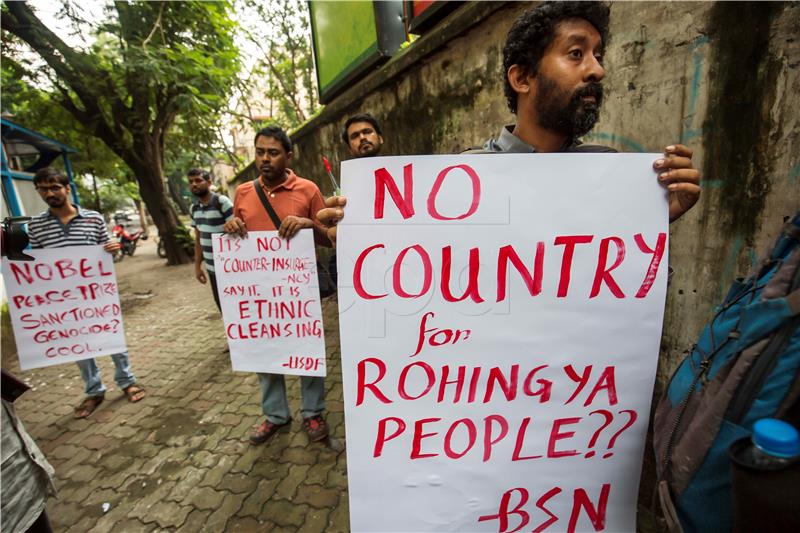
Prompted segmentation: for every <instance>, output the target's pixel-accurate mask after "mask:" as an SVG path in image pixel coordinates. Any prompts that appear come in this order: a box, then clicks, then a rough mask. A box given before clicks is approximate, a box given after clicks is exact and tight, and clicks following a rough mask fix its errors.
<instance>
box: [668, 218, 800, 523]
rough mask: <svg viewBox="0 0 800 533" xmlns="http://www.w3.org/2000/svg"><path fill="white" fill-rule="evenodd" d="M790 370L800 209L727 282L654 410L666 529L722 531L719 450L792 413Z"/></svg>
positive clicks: (796, 355) (797, 306)
mask: <svg viewBox="0 0 800 533" xmlns="http://www.w3.org/2000/svg"><path fill="white" fill-rule="evenodd" d="M799 369H800V211H798V213H797V214H796V215H795V216H794V218H793V219H791V220H790V221H789V222H787V223H786V225H785V226H784V229H783V232H782V233H781V235H780V236H779V237H778V239H777V241H776V242H775V245H774V246H773V248H772V250H770V252H769V253H768V254H767V256H766V258H764V259H763V260H762V261H761V263H760V264H759V265H758V266H757V267H756V268H755V269H754V270H753V272H752V273H751V274H750V275H749V276H748V277H747V278H746V279H738V280H736V281H735V282H734V283H733V285H732V286H731V288H730V289H729V291H728V295H727V296H726V297H725V300H724V301H723V302H722V304H721V305H720V306H719V307H718V308H717V309H716V312H715V314H714V317H713V318H712V320H711V322H710V323H709V324H708V325H707V326H706V328H705V329H704V330H703V332H702V334H701V335H700V338H699V339H698V341H697V344H695V345H694V346H693V347H692V349H691V352H690V353H689V355H688V356H687V357H686V358H685V359H684V360H683V361H682V362H681V363H680V365H679V366H678V369H677V370H676V371H675V373H674V374H673V376H672V379H671V381H670V383H669V386H668V387H667V390H666V392H665V393H664V395H663V397H662V398H661V400H660V402H659V404H658V407H657V408H656V413H655V419H654V421H653V429H654V436H653V444H654V449H655V459H656V471H657V474H658V487H657V496H658V500H659V503H660V504H661V510H662V512H663V517H664V519H665V521H666V525H667V527H668V529H669V530H670V531H729V530H730V529H731V525H732V510H731V474H730V459H729V458H728V447H729V446H730V445H731V443H733V442H734V441H735V440H737V439H740V438H742V437H748V436H749V435H750V434H751V431H752V428H753V424H754V423H755V421H756V420H758V419H760V418H766V417H773V418H781V417H783V418H786V417H787V415H788V414H789V413H790V412H792V413H794V412H795V410H796V408H797V405H798V398H800V379H799V376H798V370H799ZM794 422H795V423H796V422H797V421H794Z"/></svg>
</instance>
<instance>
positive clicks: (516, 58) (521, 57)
mask: <svg viewBox="0 0 800 533" xmlns="http://www.w3.org/2000/svg"><path fill="white" fill-rule="evenodd" d="M608 14H609V9H608V6H607V5H606V4H604V3H602V2H543V3H542V4H540V5H538V6H536V7H535V8H534V9H530V10H528V11H526V12H525V13H523V14H522V15H520V17H519V18H517V20H515V21H514V24H513V25H512V26H511V29H510V30H509V31H508V36H507V37H506V44H505V46H503V82H504V87H503V90H504V91H505V95H506V100H507V101H508V108H509V109H510V110H511V112H512V113H514V114H516V113H517V93H516V92H514V89H513V88H512V87H511V83H509V81H508V69H509V68H511V66H512V65H521V66H523V67H524V68H525V69H527V71H528V72H529V73H530V74H535V73H536V70H537V69H538V67H539V61H540V60H541V59H542V56H543V55H544V51H545V50H546V49H547V47H548V46H549V45H550V43H551V42H552V41H553V37H554V36H555V27H556V25H557V24H558V23H559V22H561V21H563V20H566V19H571V18H581V19H584V20H587V21H589V23H590V24H591V25H592V26H594V27H595V29H597V31H598V33H600V37H601V38H602V40H603V46H604V47H605V44H606V40H607V37H608Z"/></svg>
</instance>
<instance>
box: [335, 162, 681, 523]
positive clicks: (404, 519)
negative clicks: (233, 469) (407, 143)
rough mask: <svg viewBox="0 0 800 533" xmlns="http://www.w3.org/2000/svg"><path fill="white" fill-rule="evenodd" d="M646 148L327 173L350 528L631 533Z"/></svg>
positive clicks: (651, 184) (646, 273) (643, 318)
mask: <svg viewBox="0 0 800 533" xmlns="http://www.w3.org/2000/svg"><path fill="white" fill-rule="evenodd" d="M657 157H658V155H657V154H630V155H621V154H572V155H568V154H524V155H523V154H502V155H501V154H496V155H495V154H492V155H465V156H430V157H391V158H387V157H383V158H363V159H356V160H352V161H347V162H345V163H344V164H343V166H342V175H343V185H344V195H345V196H347V198H348V203H347V209H346V213H347V214H346V216H345V218H344V220H343V222H342V224H341V227H340V228H339V240H338V262H339V268H338V270H339V283H340V286H339V312H340V321H341V324H340V328H341V339H342V374H343V379H344V397H345V420H346V429H347V467H348V481H349V493H350V517H351V527H352V530H353V531H543V530H548V531H604V530H605V531H633V530H634V529H635V516H636V497H637V491H638V484H639V475H640V470H641V464H642V457H643V450H644V442H645V432H646V430H647V420H648V414H649V411H650V399H651V394H652V390H653V382H654V380H655V371H656V363H657V359H658V350H659V339H660V336H661V321H662V316H663V309H664V300H665V292H666V280H667V231H668V230H667V220H668V213H667V201H666V191H665V190H664V189H663V188H661V187H660V186H659V185H658V183H657V179H656V176H655V173H654V172H653V170H652V162H653V161H654V160H655V159H656V158H657Z"/></svg>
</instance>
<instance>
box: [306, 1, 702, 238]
mask: <svg viewBox="0 0 800 533" xmlns="http://www.w3.org/2000/svg"><path fill="white" fill-rule="evenodd" d="M608 18H609V8H608V6H606V5H605V4H603V3H600V2H543V3H542V4H539V5H538V6H537V7H535V8H534V9H531V10H529V11H527V12H525V13H523V14H522V15H521V16H520V17H519V18H517V20H516V21H515V22H514V24H513V25H512V26H511V29H510V31H509V32H508V37H507V39H506V43H505V46H504V47H503V72H504V79H505V86H504V91H505V96H506V100H507V102H508V107H509V109H510V110H511V111H512V112H513V113H515V114H516V116H517V123H516V124H512V125H509V126H505V127H504V128H503V129H502V131H501V132H500V135H499V136H498V137H497V138H496V139H490V140H489V141H487V143H486V144H485V145H484V147H483V149H481V150H470V151H469V153H497V152H510V153H539V152H614V151H615V150H613V149H612V148H609V147H606V146H598V145H585V144H582V143H581V142H580V141H579V140H578V138H579V137H580V136H582V135H585V134H586V133H588V132H589V131H590V130H591V129H592V127H593V126H594V124H595V122H597V118H598V116H599V112H600V105H601V103H602V101H603V86H602V84H601V83H600V82H601V80H602V79H603V77H604V76H605V69H604V68H603V51H604V47H605V42H606V40H607V36H608ZM653 167H654V168H655V169H656V170H657V171H658V172H659V175H658V179H659V181H660V182H661V183H663V184H664V186H666V187H667V189H668V190H669V219H670V222H672V221H675V220H677V219H678V218H679V217H680V216H681V215H683V214H684V213H685V212H686V211H688V210H689V209H691V207H692V206H693V205H694V204H695V203H697V200H698V199H699V197H700V172H699V171H698V170H697V169H695V168H694V167H693V166H692V151H691V150H690V149H689V148H687V147H685V146H682V145H680V144H673V145H669V146H667V147H666V148H665V149H664V156H663V157H661V158H659V159H657V160H656V161H655V162H654V163H653ZM325 204H326V206H327V208H326V209H322V210H321V211H320V212H319V213H318V214H317V218H318V219H319V221H320V222H321V223H323V224H324V225H325V226H327V227H328V236H329V237H330V239H331V240H332V241H333V242H335V240H336V224H337V223H338V222H339V220H341V219H342V217H343V216H344V206H345V204H346V199H345V198H344V197H338V196H332V197H331V198H328V199H327V200H326V202H325Z"/></svg>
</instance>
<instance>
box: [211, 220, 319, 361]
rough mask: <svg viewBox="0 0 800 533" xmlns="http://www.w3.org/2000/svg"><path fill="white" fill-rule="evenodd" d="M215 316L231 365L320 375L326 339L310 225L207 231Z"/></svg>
mask: <svg viewBox="0 0 800 533" xmlns="http://www.w3.org/2000/svg"><path fill="white" fill-rule="evenodd" d="M213 246H214V271H215V273H216V275H217V286H218V288H219V298H220V304H221V305H222V318H223V320H224V322H225V331H226V333H227V336H228V346H230V349H231V362H232V364H233V369H234V370H241V371H244V372H268V373H271V374H294V375H298V376H324V375H325V339H324V336H323V331H322V308H321V305H320V298H319V281H318V279H317V262H316V259H315V258H316V256H315V252H314V237H313V233H312V230H310V229H308V230H301V231H300V232H299V233H298V234H297V235H295V236H294V237H292V238H291V239H290V240H288V241H287V240H286V239H282V238H281V237H279V236H278V232H277V231H252V232H249V233H248V234H247V238H245V239H240V238H238V237H230V236H227V235H221V234H220V235H214V236H213Z"/></svg>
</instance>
